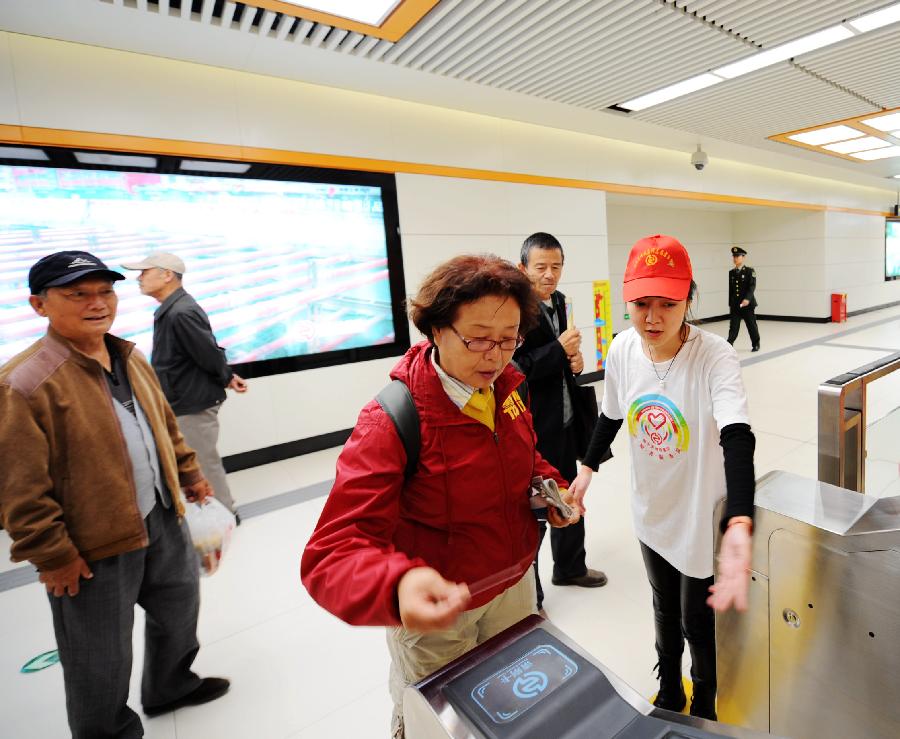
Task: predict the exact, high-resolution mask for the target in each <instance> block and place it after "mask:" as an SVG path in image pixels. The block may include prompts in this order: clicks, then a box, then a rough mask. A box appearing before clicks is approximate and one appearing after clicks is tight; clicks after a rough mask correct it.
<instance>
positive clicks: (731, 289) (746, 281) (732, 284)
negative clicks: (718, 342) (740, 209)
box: [728, 246, 759, 352]
mask: <svg viewBox="0 0 900 739" xmlns="http://www.w3.org/2000/svg"><path fill="white" fill-rule="evenodd" d="M745 256H747V252H746V251H745V250H743V249H741V247H739V246H732V247H731V257H732V259H734V269H732V270H730V271H729V272H728V308H729V312H730V314H731V325H730V326H729V327H728V343H729V344H734V340H735V339H736V338H737V335H738V331H740V330H741V319H743V320H744V323H746V324H747V332H748V333H749V334H750V343H751V345H752V346H753V349H752V351H754V352H758V351H759V329H758V328H757V327H756V313H755V312H754V311H755V309H756V298H755V297H754V295H753V293H754V292H755V291H756V271H755V270H754V269H753V268H752V267H745V266H744V257H745Z"/></svg>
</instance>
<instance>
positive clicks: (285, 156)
mask: <svg viewBox="0 0 900 739" xmlns="http://www.w3.org/2000/svg"><path fill="white" fill-rule="evenodd" d="M0 142H3V143H7V144H12V143H15V144H28V145H31V146H62V147H66V148H82V149H102V150H106V151H122V152H134V153H140V154H157V155H160V156H181V157H201V158H207V159H230V160H233V161H244V162H261V163H265V164H290V165H295V166H302V167H328V168H331V169H356V170H362V171H364V172H387V173H404V174H421V175H432V176H436V177H457V178H460V179H469V180H486V181H490V182H513V183H518V184H525V185H547V186H550V187H571V188H576V189H579V190H600V191H603V192H612V193H622V194H625V195H645V196H648V197H657V198H671V199H673V200H695V201H701V202H707V203H728V204H732V205H750V206H755V207H767V208H790V209H793V210H811V211H829V212H834V213H855V214H858V215H866V216H889V215H891V214H890V213H888V212H883V211H876V210H865V209H862V208H841V207H837V206H833V205H822V204H819V203H799V202H792V201H789V200H769V199H766V198H749V197H744V196H741V195H724V194H717V193H708V192H693V191H691V190H673V189H668V188H662V187H643V186H640V185H622V184H617V183H614V182H599V181H595V180H577V179H571V178H567V177H547V176H544V175H533V174H525V173H522V172H502V171H498V170H491V169H472V168H468V167H449V166H445V165H441V164H422V163H417V162H398V161H393V160H390V159H369V158H366V157H347V156H339V155H336V154H316V153H313V152H300V151H287V150H285V149H263V148H255V147H247V146H235V145H231V144H209V143H204V142H201V141H179V140H177V139H157V138H145V137H143V136H125V135H122V134H111V133H92V132H88V131H67V130H63V129H56V128H36V127H31V126H15V125H7V124H0Z"/></svg>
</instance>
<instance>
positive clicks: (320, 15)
mask: <svg viewBox="0 0 900 739" xmlns="http://www.w3.org/2000/svg"><path fill="white" fill-rule="evenodd" d="M241 2H243V3H244V5H246V6H247V7H246V8H245V9H244V15H245V16H246V15H247V14H248V13H249V15H251V16H252V15H254V14H255V13H256V8H262V9H265V10H271V11H273V12H275V13H283V14H284V15H287V16H290V17H292V18H302V19H304V20H309V21H312V22H313V23H321V24H323V25H326V26H334V27H335V28H341V29H344V30H346V31H357V32H358V33H362V34H364V35H366V36H376V37H377V38H380V39H385V40H387V41H399V40H400V39H401V38H403V37H404V36H406V35H407V34H408V33H409V32H410V31H412V30H413V28H415V27H416V25H417V24H418V23H419V22H420V21H421V20H422V19H423V18H424V17H425V16H426V15H427V14H428V13H429V12H430V11H431V9H432V8H434V7H435V6H436V5H437V4H438V2H439V0H400V1H399V2H391V3H389V4H388V7H389V8H392V9H389V10H388V11H387V12H388V15H387V17H382V18H381V19H380V22H378V23H365V22H360V21H358V20H354V19H352V18H348V17H347V16H343V15H341V14H340V12H327V11H323V10H321V9H320V8H323V7H326V5H327V6H329V7H332V8H337V9H338V10H340V11H341V12H346V13H348V14H350V13H352V12H354V11H353V10H352V9H351V10H347V9H346V8H350V7H351V6H352V5H356V6H358V7H359V8H363V10H364V13H366V15H364V16H360V17H365V18H372V17H376V15H377V14H378V12H379V8H383V7H385V4H384V2H383V1H382V2H380V3H379V4H378V5H377V6H376V3H374V2H370V0H354V2H347V1H346V0H344V1H343V2H340V3H339V4H337V5H336V4H335V3H333V2H332V3H326V2H324V0H310V3H311V4H313V5H315V6H316V7H312V8H311V7H309V5H305V4H303V2H302V1H301V0H298V1H297V2H294V1H293V0H241ZM182 4H183V5H187V7H190V6H191V3H190V2H183V3H182ZM381 12H384V11H381ZM242 20H243V18H242ZM241 25H242V27H243V23H242V24H241Z"/></svg>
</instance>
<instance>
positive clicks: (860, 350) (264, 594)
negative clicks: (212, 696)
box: [0, 307, 900, 739]
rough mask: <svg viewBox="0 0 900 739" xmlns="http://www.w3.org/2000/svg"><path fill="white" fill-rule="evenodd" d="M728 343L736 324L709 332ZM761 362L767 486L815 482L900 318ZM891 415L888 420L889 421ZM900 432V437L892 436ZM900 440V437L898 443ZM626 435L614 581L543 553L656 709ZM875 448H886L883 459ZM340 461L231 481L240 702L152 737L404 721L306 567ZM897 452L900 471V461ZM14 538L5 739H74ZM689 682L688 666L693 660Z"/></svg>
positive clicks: (811, 328)
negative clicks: (829, 390)
mask: <svg viewBox="0 0 900 739" xmlns="http://www.w3.org/2000/svg"><path fill="white" fill-rule="evenodd" d="M704 328H706V329H707V330H710V331H713V332H715V333H718V334H721V335H725V334H726V333H727V329H728V326H727V322H720V323H713V324H706V325H705V326H704ZM760 332H761V334H762V351H761V352H759V353H756V354H751V353H750V344H749V339H748V338H747V334H746V330H745V329H744V328H742V332H741V335H740V336H739V338H738V340H737V343H736V348H737V349H738V352H739V354H740V357H741V360H742V363H743V365H744V367H743V370H744V380H745V383H746V386H747V390H748V393H749V397H750V411H751V418H752V421H753V429H754V431H755V433H756V438H757V451H756V473H757V477H761V476H762V475H764V474H765V473H767V472H769V471H770V470H774V469H782V470H787V471H790V472H794V473H797V474H801V475H804V476H807V477H810V478H815V477H816V466H817V460H816V438H817V427H816V391H817V387H818V385H819V383H821V382H824V381H825V380H827V379H828V378H830V377H833V376H835V375H838V374H840V373H842V372H844V371H846V370H850V369H853V368H855V367H858V366H860V365H863V364H866V363H868V362H872V361H874V360H876V359H878V358H880V357H883V356H885V355H887V354H890V353H892V352H895V351H898V350H900V307H894V308H891V309H886V310H882V311H877V312H871V313H866V314H863V315H860V316H856V317H853V318H851V319H849V320H848V321H847V322H846V323H844V324H808V323H781V322H767V321H763V322H761V323H760ZM890 377H891V378H893V379H888V378H885V380H883V381H881V385H879V384H878V383H875V384H874V385H873V386H872V387H873V390H872V392H871V394H870V400H869V409H870V414H871V417H870V424H873V425H872V426H871V427H870V428H871V437H872V440H873V444H874V443H875V442H874V440H875V439H876V436H877V432H879V430H878V429H877V425H878V424H879V423H883V424H884V425H886V424H893V425H896V419H897V412H895V413H894V414H893V416H890V415H888V414H889V412H890V411H893V410H895V409H897V408H898V406H900V373H894V375H892V376H890ZM882 417H884V418H883V420H879V419H881V418H882ZM887 430H890V429H887ZM893 438H894V439H895V438H896V436H894V437H893ZM626 444H627V442H626V438H625V435H624V434H620V435H619V438H618V439H617V440H616V442H615V445H614V447H613V450H614V452H615V454H616V456H615V458H614V459H613V460H612V461H610V462H609V463H607V464H605V465H603V466H602V467H601V468H600V472H599V473H598V474H597V475H595V476H594V481H593V484H592V487H591V490H590V492H589V495H588V499H587V505H588V515H587V537H588V538H587V545H586V548H587V552H588V563H589V565H590V566H592V567H595V568H599V569H603V570H605V571H606V573H607V574H608V576H609V584H608V585H607V586H606V587H604V588H599V589H595V590H583V589H579V588H572V587H554V586H553V585H550V570H551V566H552V563H551V558H550V548H549V544H548V543H545V545H544V549H543V551H542V552H541V565H542V567H541V571H542V578H543V580H544V583H545V591H546V598H545V603H544V605H545V608H546V610H547V613H548V615H549V617H550V618H551V619H552V620H553V621H554V622H555V623H556V624H557V625H558V626H559V627H560V628H562V629H563V630H564V631H566V632H567V633H568V634H570V635H571V636H572V637H573V638H574V639H576V640H577V641H578V642H579V643H580V644H581V645H582V646H583V647H584V648H585V649H586V650H587V651H588V652H590V653H591V654H593V655H594V656H596V657H597V658H598V659H599V660H601V661H602V662H603V663H605V664H606V665H607V666H608V667H610V668H611V669H612V670H613V671H615V672H616V673H617V674H618V675H619V676H620V677H621V678H623V679H624V680H625V681H626V682H627V683H629V684H630V685H631V686H632V687H634V688H635V689H637V690H638V691H639V692H641V693H642V694H644V695H645V696H648V697H649V696H650V695H652V694H653V693H654V692H655V688H656V682H655V680H654V677H653V673H652V669H651V668H652V667H653V664H654V662H655V661H656V660H655V654H654V651H653V623H652V611H651V604H650V590H649V587H648V585H647V581H646V577H645V574H644V568H643V564H642V562H641V555H640V549H639V547H638V544H637V541H636V540H635V538H634V534H633V531H632V525H631V516H630V510H629V503H628V477H629V468H628V452H627V450H626ZM881 446H882V447H883V448H884V449H886V450H887V451H886V452H885V454H883V455H881V456H878V455H873V454H872V453H870V461H869V468H868V492H869V493H870V494H876V495H900V478H898V464H897V458H896V454H897V447H896V443H881ZM874 448H875V447H874V446H872V447H871V449H872V450H874ZM338 451H339V450H337V449H333V450H327V451H323V452H319V453H316V454H311V455H307V456H304V457H300V458H296V459H291V460H287V461H284V462H280V463H277V464H272V465H267V466H265V467H259V468H255V469H251V470H245V471H242V472H238V473H234V474H232V475H230V480H231V484H232V491H233V493H234V496H235V498H236V500H237V501H238V503H239V505H241V506H242V514H243V517H244V523H243V525H242V526H241V527H240V529H238V530H237V531H236V533H235V536H234V539H233V541H232V545H231V549H230V550H229V551H228V553H227V556H226V558H225V560H224V561H223V564H222V568H221V569H220V571H219V572H218V573H216V574H215V575H214V576H213V577H211V578H206V579H204V580H203V581H202V605H201V613H200V627H199V633H200V641H201V644H202V647H201V650H200V654H199V657H198V659H197V661H196V663H195V668H196V669H197V671H198V672H199V673H200V674H201V675H222V676H226V677H229V678H230V679H231V681H232V687H231V691H230V692H229V693H228V694H227V695H226V696H225V697H224V698H222V699H220V700H218V701H215V702H213V703H209V704H207V705H204V706H199V707H192V708H185V709H181V710H178V711H176V712H175V713H173V714H169V715H165V716H160V717H158V718H154V719H148V718H146V717H144V718H143V720H144V727H145V732H146V734H145V736H147V737H152V739H175V738H177V739H211V738H213V739H229V738H234V739H249V738H252V739H287V738H290V739H344V737H353V738H354V739H368V738H369V737H373V738H374V737H385V736H387V734H388V725H389V718H390V712H391V703H390V699H389V697H388V692H387V670H388V654H387V648H386V646H385V642H384V634H383V630H382V629H380V628H351V627H350V626H347V625H345V624H343V623H342V622H340V621H338V620H337V619H335V618H333V617H332V616H330V615H329V614H327V613H325V612H324V611H322V610H321V609H320V608H319V607H318V606H316V605H315V603H313V601H312V600H311V599H310V597H309V596H308V595H307V593H306V591H305V590H304V589H303V587H302V585H301V584H300V579H299V558H300V552H301V551H302V549H303V546H304V545H305V543H306V541H307V539H308V538H309V535H310V533H311V532H312V529H313V527H314V526H315V523H316V521H317V519H318V516H319V513H320V511H321V509H322V505H323V503H324V500H325V498H324V496H325V494H327V491H328V489H329V481H330V479H331V478H332V477H333V470H334V461H335V459H336V457H337V454H338ZM891 453H893V454H894V458H893V459H891V458H890V455H891ZM8 553H9V539H8V537H7V536H6V533H5V532H0V634H2V648H0V706H2V711H0V736H3V737H10V739H57V738H63V737H66V736H68V729H67V725H66V714H65V703H64V695H63V684H62V670H61V668H60V666H59V665H54V666H51V667H49V668H47V669H45V670H42V671H40V672H35V673H31V674H22V673H21V672H20V668H21V667H22V665H24V664H25V663H26V662H27V661H28V660H29V659H30V658H32V657H34V656H36V655H38V654H41V653H42V652H46V651H48V650H52V649H54V648H55V643H54V638H53V630H52V625H51V619H50V609H49V608H48V606H47V596H46V595H45V593H44V590H43V587H42V586H40V585H39V584H38V583H36V582H34V575H33V570H32V568H30V567H27V566H24V565H21V564H18V565H17V564H13V563H11V562H9V557H8ZM134 654H135V670H134V672H133V679H132V690H131V701H130V703H131V705H132V706H133V707H135V708H136V709H137V710H138V711H139V710H140V705H139V689H138V685H139V679H140V671H139V670H140V665H141V660H142V657H143V614H142V612H141V611H140V609H138V610H137V614H136V623H135V632H134ZM684 668H685V672H687V670H688V660H687V656H686V657H685V665H684Z"/></svg>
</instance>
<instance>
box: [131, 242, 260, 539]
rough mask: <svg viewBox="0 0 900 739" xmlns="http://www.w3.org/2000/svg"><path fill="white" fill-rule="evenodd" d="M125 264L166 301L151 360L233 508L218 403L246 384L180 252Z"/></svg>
mask: <svg viewBox="0 0 900 739" xmlns="http://www.w3.org/2000/svg"><path fill="white" fill-rule="evenodd" d="M122 266H123V267H124V268H125V269H131V270H140V273H141V274H140V275H139V276H138V284H140V286H141V292H142V293H143V294H144V295H149V296H150V297H152V298H155V299H156V300H157V301H159V303H160V304H161V305H160V306H159V308H157V309H156V313H155V314H154V317H153V351H152V353H151V355H150V361H151V363H152V365H153V369H154V370H156V374H157V375H158V377H159V382H160V385H162V389H163V392H164V393H165V395H166V398H167V399H168V401H169V403H170V404H171V406H172V410H173V411H175V416H176V418H177V419H178V426H179V428H180V429H181V433H182V434H184V438H185V439H186V440H187V443H188V444H189V445H190V446H192V447H193V448H194V450H195V451H196V452H197V458H198V459H199V461H200V468H201V469H202V470H203V473H204V474H205V475H206V478H207V479H208V480H209V482H210V484H211V485H212V487H213V490H214V491H215V496H216V499H218V500H219V501H221V502H222V503H223V504H224V505H225V506H227V507H228V508H229V509H230V510H232V511H234V510H235V505H234V499H233V498H232V497H231V491H230V490H229V488H228V480H227V478H226V476H225V468H224V467H223V466H222V458H221V457H220V456H219V452H218V450H217V449H216V444H217V443H218V440H219V408H220V407H221V405H222V403H223V402H224V401H225V388H231V389H232V390H234V391H235V392H238V393H243V392H246V391H247V383H246V382H244V380H243V379H242V378H241V377H239V376H238V375H236V374H235V373H234V372H232V371H231V368H230V367H229V366H228V361H227V360H226V358H225V350H224V349H223V348H222V347H220V346H219V345H218V343H217V342H216V337H215V336H214V335H213V332H212V327H211V326H210V323H209V318H208V317H207V315H206V312H205V311H204V310H203V308H201V307H200V306H199V305H198V304H197V301H196V300H194V299H193V298H192V297H191V296H190V295H189V294H188V293H187V292H186V291H185V290H184V288H183V287H182V286H181V278H182V275H183V274H184V273H185V271H186V267H185V264H184V262H183V261H182V260H181V258H180V257H178V256H176V255H175V254H169V253H166V252H156V253H154V254H150V255H149V256H148V257H147V258H146V259H144V260H142V261H140V262H135V263H132V264H123V265H122ZM238 522H240V519H238Z"/></svg>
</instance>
